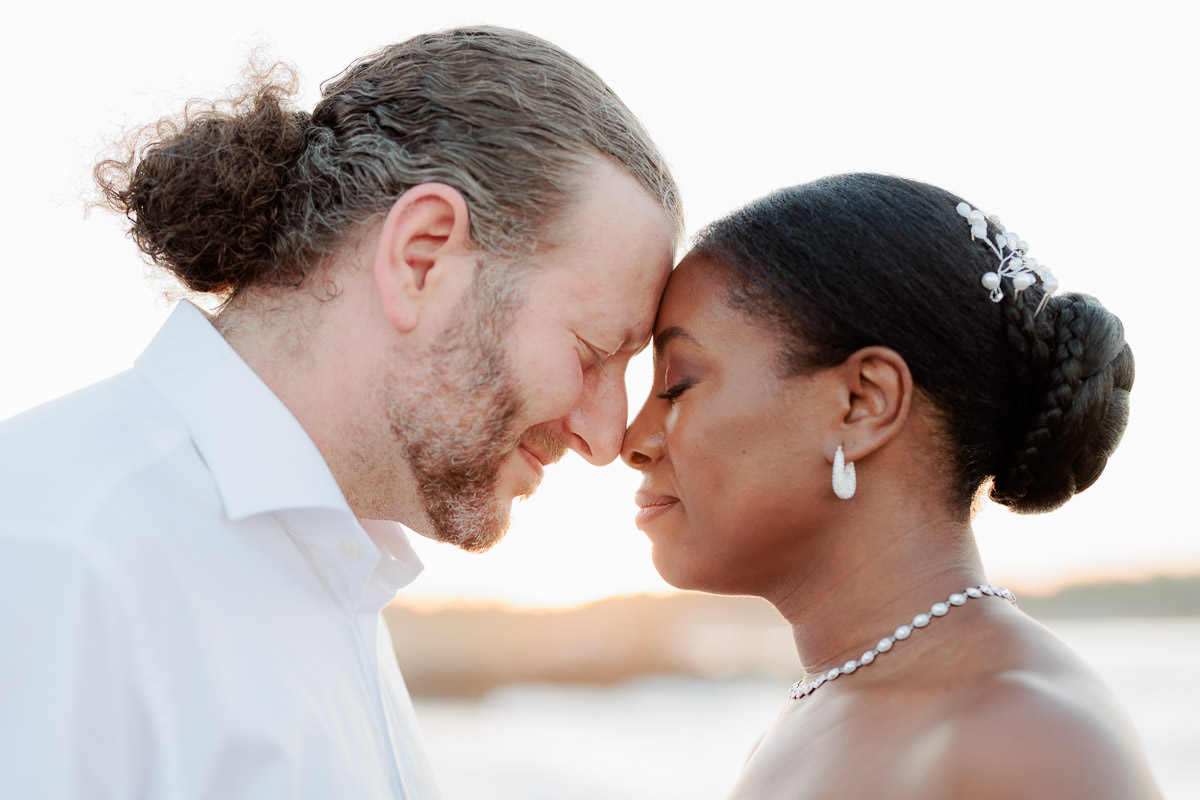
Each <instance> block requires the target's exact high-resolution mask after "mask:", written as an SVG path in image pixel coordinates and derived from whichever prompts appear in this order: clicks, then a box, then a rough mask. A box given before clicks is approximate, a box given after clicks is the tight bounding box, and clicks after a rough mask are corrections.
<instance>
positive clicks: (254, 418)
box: [134, 300, 350, 520]
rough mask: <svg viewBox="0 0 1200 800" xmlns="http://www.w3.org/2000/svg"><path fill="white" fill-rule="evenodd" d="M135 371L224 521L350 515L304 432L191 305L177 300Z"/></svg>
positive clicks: (206, 318) (327, 470) (315, 449)
mask: <svg viewBox="0 0 1200 800" xmlns="http://www.w3.org/2000/svg"><path fill="white" fill-rule="evenodd" d="M134 367H135V368H136V369H137V371H138V372H140V373H141V374H142V375H143V376H144V377H145V378H146V379H147V380H148V381H150V383H151V384H153V385H154V387H155V388H156V389H158V391H159V392H161V393H162V395H163V396H164V397H165V398H166V399H167V401H168V402H169V403H170V404H171V405H172V406H174V408H175V410H176V411H177V412H178V413H179V415H180V417H182V418H183V421H184V423H185V424H186V425H187V427H188V429H189V430H190V432H191V435H192V440H193V441H194V442H195V445H196V449H197V450H198V451H199V453H200V456H201V458H203V459H204V461H205V463H206V464H207V465H208V468H209V470H210V471H211V472H212V475H213V479H214V480H215V482H216V484H217V490H218V492H219V493H220V495H221V500H222V502H223V503H224V504H225V512H226V514H228V515H229V518H230V519H232V520H237V519H243V518H245V517H249V516H252V515H255V514H261V513H267V512H273V511H279V510H283V509H290V508H330V509H336V510H339V511H344V512H346V513H347V514H349V513H350V507H349V506H348V505H347V504H346V499H345V497H344V496H343V495H342V491H341V489H340V488H339V487H338V485H337V482H336V481H335V480H334V479H333V474H332V473H331V472H330V471H329V467H328V465H326V463H325V459H324V458H323V457H322V456H321V453H320V451H319V450H317V447H316V445H314V444H313V442H312V439H310V438H309V436H308V434H307V432H305V430H304V428H302V427H301V426H300V423H299V422H297V421H296V418H295V417H294V416H292V413H291V412H290V411H289V410H288V409H287V407H286V406H284V404H283V403H282V402H281V401H280V400H279V398H278V397H276V396H275V394H274V393H273V392H272V391H271V390H270V388H268V387H267V385H266V384H265V383H263V382H262V379H261V378H259V377H258V375H256V374H255V373H254V371H253V370H251V369H250V367H249V366H248V365H247V364H246V362H244V361H242V359H241V357H240V356H239V355H238V354H237V353H236V352H235V351H234V349H233V348H232V347H230V346H229V343H228V342H226V341H225V338H224V337H223V336H221V334H220V333H219V332H218V331H217V329H216V328H214V327H213V325H212V323H211V322H210V321H209V319H208V317H207V316H206V315H205V314H204V312H203V311H201V310H200V309H198V308H196V306H194V305H192V304H191V303H189V302H187V301H186V300H185V301H182V302H180V303H179V305H178V306H177V307H176V308H175V310H174V311H173V312H172V313H171V316H170V317H169V318H168V319H167V321H166V324H164V325H163V327H162V329H161V330H160V331H159V332H158V334H157V335H156V336H155V337H154V339H153V340H152V341H151V342H150V345H149V346H148V347H147V348H146V351H145V352H144V353H142V355H141V357H139V358H138V359H137V361H135V362H134Z"/></svg>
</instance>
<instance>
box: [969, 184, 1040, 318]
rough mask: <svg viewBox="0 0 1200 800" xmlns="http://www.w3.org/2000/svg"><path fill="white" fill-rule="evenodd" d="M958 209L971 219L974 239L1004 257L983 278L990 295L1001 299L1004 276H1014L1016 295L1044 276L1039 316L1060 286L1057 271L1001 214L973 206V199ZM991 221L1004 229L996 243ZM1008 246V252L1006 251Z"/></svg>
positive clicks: (996, 301)
mask: <svg viewBox="0 0 1200 800" xmlns="http://www.w3.org/2000/svg"><path fill="white" fill-rule="evenodd" d="M957 210H958V214H959V216H960V217H964V218H965V219H966V220H967V222H969V223H971V239H972V240H975V239H979V240H981V241H982V242H983V243H984V244H986V245H987V246H988V247H989V248H991V250H992V252H993V253H995V254H996V258H998V259H1000V263H999V264H997V265H996V269H995V270H994V271H992V272H986V273H984V275H983V280H982V283H983V285H984V288H986V289H988V291H989V292H990V293H991V294H990V295H989V296H990V297H991V298H992V302H993V303H999V302H1000V301H1001V300H1002V299H1003V298H1004V292H1003V290H1002V288H1001V282H1000V279H1001V278H1011V279H1012V284H1013V293H1014V294H1013V297H1016V295H1017V294H1019V293H1020V292H1022V291H1024V290H1025V289H1028V288H1029V287H1030V286H1032V285H1033V284H1034V283H1036V282H1037V281H1038V279H1039V278H1040V279H1041V281H1042V289H1043V290H1044V291H1045V294H1043V295H1042V301H1041V302H1040V303H1038V307H1037V309H1035V310H1034V312H1033V313H1034V315H1035V316H1036V315H1037V314H1038V313H1039V312H1040V311H1041V310H1042V308H1043V307H1044V306H1045V305H1046V301H1048V300H1049V299H1050V296H1051V295H1053V294H1054V293H1055V292H1056V291H1057V290H1058V279H1057V278H1055V277H1054V273H1053V272H1051V271H1050V270H1049V269H1048V268H1047V267H1045V266H1042V265H1041V264H1039V263H1038V262H1037V259H1036V258H1029V257H1028V256H1027V255H1025V254H1026V253H1028V252H1029V242H1026V241H1025V240H1023V239H1021V237H1019V236H1017V235H1016V234H1015V233H1012V232H1011V231H1008V230H1006V229H1005V227H1004V226H1003V225H1001V224H1000V218H999V217H996V216H994V215H993V216H984V214H983V212H982V211H980V210H979V209H976V208H971V205H970V204H969V203H959V204H958V208H957ZM988 222H991V223H992V224H993V225H995V226H996V227H997V228H999V229H1000V232H999V233H997V234H996V241H995V244H993V243H992V241H991V240H990V239H988ZM1006 250H1007V251H1008V253H1007V254H1005V251H1006Z"/></svg>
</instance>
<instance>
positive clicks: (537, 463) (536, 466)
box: [517, 444, 550, 481]
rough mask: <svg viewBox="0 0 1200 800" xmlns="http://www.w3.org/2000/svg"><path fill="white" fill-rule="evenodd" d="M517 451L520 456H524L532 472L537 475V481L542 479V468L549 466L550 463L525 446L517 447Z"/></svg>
mask: <svg viewBox="0 0 1200 800" xmlns="http://www.w3.org/2000/svg"><path fill="white" fill-rule="evenodd" d="M517 449H518V450H520V451H521V455H523V456H525V460H526V461H528V462H529V465H530V466H531V467H533V471H534V472H536V473H537V476H538V480H539V481H540V480H541V479H542V472H543V470H542V467H543V466H545V465H546V464H549V463H550V461H549V460H548V459H546V458H545V457H544V456H541V455H539V454H538V453H537V452H535V451H534V450H533V449H532V448H530V447H528V446H526V445H523V444H522V445H518V446H517Z"/></svg>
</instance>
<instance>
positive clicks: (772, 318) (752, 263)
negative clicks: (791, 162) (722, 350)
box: [692, 174, 1134, 513]
mask: <svg viewBox="0 0 1200 800" xmlns="http://www.w3.org/2000/svg"><path fill="white" fill-rule="evenodd" d="M960 202H961V198H958V197H955V196H954V195H952V194H950V193H949V192H946V191H944V190H942V189H939V188H937V187H935V186H929V185H927V184H923V183H918V182H915V181H910V180H905V179H903V178H896V177H891V176H886V175H873V174H855V175H838V176H833V177H829V178H825V179H822V180H818V181H815V182H813V183H809V184H805V185H803V186H796V187H792V188H788V189H783V190H781V191H778V192H775V193H774V194H771V195H768V196H767V197H764V198H762V199H760V200H758V201H756V202H754V203H751V204H750V205H749V206H747V207H745V208H743V209H741V210H740V211H737V212H735V213H733V214H731V215H730V216H728V217H726V218H724V219H722V220H719V221H717V222H715V223H713V224H712V225H710V226H708V227H707V228H706V229H705V230H703V231H702V232H701V233H700V234H699V236H698V239H697V242H696V244H695V247H694V249H693V251H692V252H693V253H694V254H697V255H702V256H706V257H708V258H710V259H711V260H713V261H715V262H717V263H719V264H722V265H725V266H726V267H727V268H731V269H734V270H736V271H737V272H738V273H740V274H741V275H742V276H743V277H744V280H742V281H734V282H732V285H731V288H730V292H731V303H732V304H733V305H734V306H735V307H737V308H739V309H741V310H743V311H745V312H747V313H750V314H752V315H755V316H757V317H761V318H765V319H767V320H768V321H769V322H770V323H771V324H772V325H773V326H774V327H776V328H779V329H780V330H781V331H782V333H783V340H784V342H785V345H784V353H783V357H784V361H785V363H784V370H785V372H787V373H788V374H801V373H803V372H805V371H807V370H811V369H818V368H822V367H829V366H834V365H836V364H840V363H841V362H842V361H844V360H845V359H846V358H847V357H848V356H849V355H850V354H852V353H853V352H855V351H856V350H858V349H860V348H863V347H867V346H870V345H882V346H885V347H889V348H892V349H893V350H895V351H896V352H898V353H899V354H900V355H901V356H902V357H903V358H904V360H905V361H906V362H907V363H908V366H909V369H910V370H911V371H912V375H913V381H914V382H915V384H916V385H917V387H918V388H919V389H920V390H921V391H922V392H923V393H924V394H925V395H926V396H927V397H928V398H929V399H930V400H931V401H932V402H933V403H934V405H935V406H936V408H937V409H938V412H939V414H940V416H941V418H942V420H943V423H944V429H945V436H946V437H947V439H948V442H947V445H948V447H947V449H948V451H949V452H950V453H951V457H952V458H955V460H956V462H957V463H956V464H955V466H956V468H957V470H956V474H957V479H958V480H957V484H956V485H955V487H954V490H953V491H954V494H953V499H954V500H955V501H956V502H961V503H963V505H964V506H969V504H970V503H971V500H972V498H973V497H974V495H975V494H976V492H977V491H978V489H979V487H980V486H981V485H982V484H983V483H984V482H985V481H987V480H988V479H991V480H992V487H991V496H992V499H994V500H996V501H997V502H999V503H1002V504H1004V505H1006V506H1008V507H1009V508H1011V509H1012V510H1014V511H1018V512H1023V513H1038V512H1043V511H1049V510H1051V509H1053V508H1057V507H1058V506H1060V505H1062V504H1063V503H1065V502H1066V501H1067V500H1069V499H1070V498H1071V496H1072V495H1073V494H1075V493H1076V492H1080V491H1083V490H1084V489H1086V488H1087V487H1088V486H1090V485H1091V484H1092V483H1093V482H1095V480H1096V479H1097V478H1098V477H1099V476H1100V473H1101V472H1102V471H1103V469H1104V465H1105V464H1106V463H1107V461H1108V457H1109V455H1110V454H1111V453H1112V452H1113V450H1114V449H1115V448H1116V446H1117V443H1118V442H1119V441H1120V439H1121V435H1122V434H1123V433H1124V430H1125V424H1126V421H1127V419H1128V415H1129V390H1130V387H1131V386H1132V385H1133V371H1134V370H1133V353H1132V351H1131V350H1130V348H1129V345H1128V344H1126V342H1125V335H1124V329H1123V327H1122V325H1121V321H1120V320H1119V319H1117V318H1116V317H1115V316H1114V315H1113V314H1111V313H1109V312H1108V311H1107V310H1106V309H1105V308H1104V307H1103V306H1102V305H1100V303H1099V302H1098V301H1096V300H1095V299H1094V298H1091V297H1088V296H1086V295H1080V294H1066V295H1059V296H1054V297H1051V298H1049V299H1048V301H1047V303H1046V305H1045V307H1044V308H1042V309H1041V311H1040V312H1039V313H1037V314H1035V313H1034V311H1035V310H1036V309H1037V306H1038V304H1039V302H1040V301H1041V300H1042V298H1043V296H1044V292H1043V290H1042V287H1041V284H1040V282H1039V283H1037V284H1035V285H1034V286H1032V287H1030V288H1028V289H1025V290H1024V291H1022V292H1020V293H1017V292H1015V291H1014V290H1013V286H1012V281H1011V279H1009V278H1007V277H1006V278H1005V279H1004V281H1003V285H1002V289H1003V293H1004V298H1003V300H1001V301H1000V302H991V301H990V300H989V297H988V290H987V289H986V288H985V287H984V286H983V285H982V283H981V279H982V277H983V275H984V273H987V272H990V271H994V270H995V269H996V266H997V261H998V259H997V258H996V257H995V255H994V254H993V253H992V251H991V250H990V249H989V248H988V247H987V246H986V245H985V244H984V243H983V242H980V241H973V240H972V238H971V232H970V225H969V223H968V222H967V221H966V220H964V219H963V218H962V217H961V216H959V214H958V212H957V211H956V206H957V205H958V203H960ZM989 225H992V223H989ZM997 230H998V229H997V228H995V226H994V225H992V227H991V230H990V233H991V235H992V236H993V238H994V235H995V233H996V232H997Z"/></svg>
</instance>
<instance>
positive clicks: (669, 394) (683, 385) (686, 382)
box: [654, 378, 694, 402]
mask: <svg viewBox="0 0 1200 800" xmlns="http://www.w3.org/2000/svg"><path fill="white" fill-rule="evenodd" d="M693 383H694V381H693V380H692V379H691V378H684V379H683V380H681V381H678V382H676V383H674V384H672V385H670V386H668V387H667V388H666V389H665V390H664V391H661V392H658V393H656V394H655V395H654V396H655V397H657V398H658V399H659V400H666V401H668V402H674V401H675V399H676V398H677V397H679V395H681V394H683V393H684V392H686V391H687V390H688V389H690V388H692V384H693Z"/></svg>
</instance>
